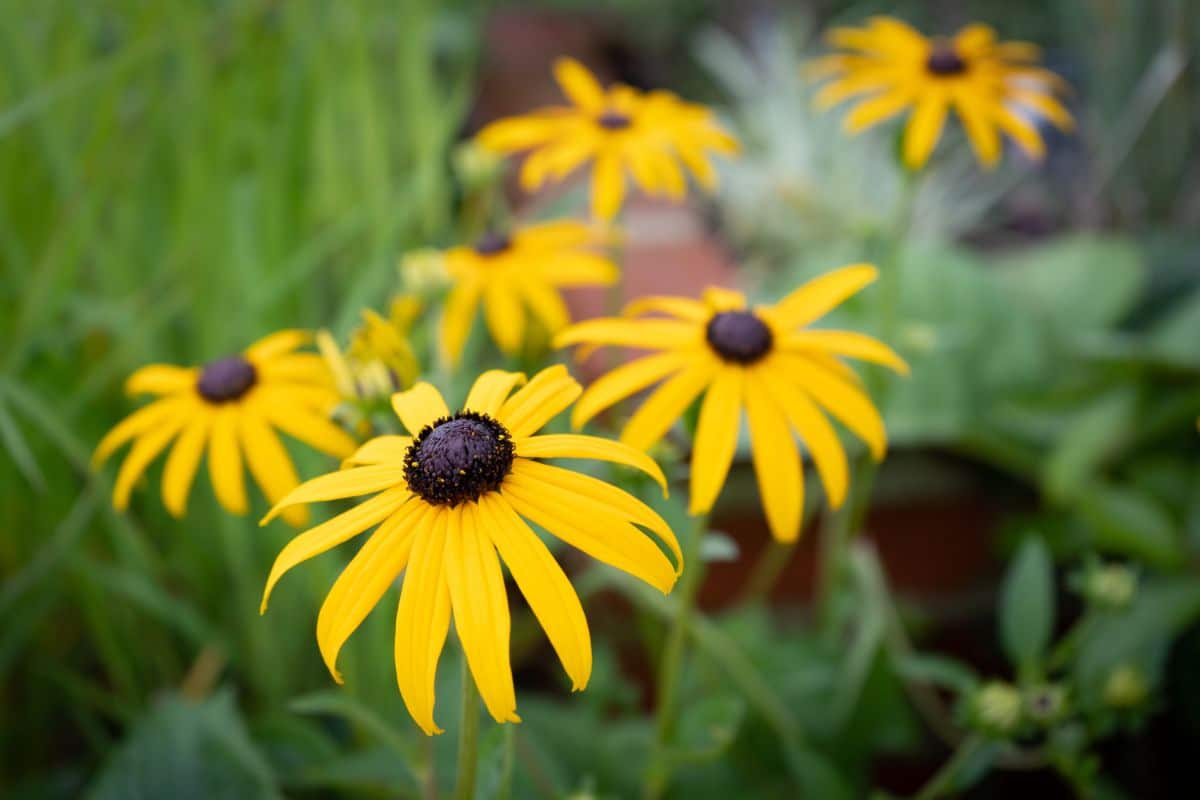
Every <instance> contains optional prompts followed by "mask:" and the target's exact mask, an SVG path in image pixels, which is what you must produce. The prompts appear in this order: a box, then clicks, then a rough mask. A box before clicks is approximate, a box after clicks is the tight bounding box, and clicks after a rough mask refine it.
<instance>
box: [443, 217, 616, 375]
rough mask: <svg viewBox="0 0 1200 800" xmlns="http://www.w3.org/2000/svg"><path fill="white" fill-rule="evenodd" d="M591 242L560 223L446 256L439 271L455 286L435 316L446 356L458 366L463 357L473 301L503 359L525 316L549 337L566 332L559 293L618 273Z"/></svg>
mask: <svg viewBox="0 0 1200 800" xmlns="http://www.w3.org/2000/svg"><path fill="white" fill-rule="evenodd" d="M597 243H598V234H597V232H596V231H595V230H594V229H593V228H591V227H589V226H587V225H584V224H583V223H580V222H567V221H563V222H548V223H543V224H541V225H531V226H528V227H525V228H521V229H518V230H516V231H513V232H511V233H501V232H498V231H492V232H489V233H486V234H484V235H483V236H481V237H480V238H479V240H478V241H476V242H475V243H474V244H472V245H470V246H466V247H456V248H454V249H452V250H449V251H447V252H446V254H445V264H446V271H447V273H448V274H449V275H450V278H451V280H452V281H453V287H454V288H452V289H451V290H450V295H449V297H448V298H447V299H446V308H445V310H444V311H443V313H442V330H441V344H442V349H443V353H444V355H445V356H446V358H447V359H448V360H449V361H450V363H452V364H457V363H458V361H459V359H460V358H461V357H462V350H463V346H464V345H465V344H466V341H467V336H468V335H469V334H470V332H471V325H472V323H473V321H474V319H475V310H476V309H477V308H478V307H479V305H480V302H482V303H483V312H484V319H485V320H486V321H487V327H488V330H489V331H490V332H491V334H492V339H493V340H494V341H495V342H496V345H497V346H498V347H499V348H500V349H501V350H502V351H503V352H504V353H506V354H513V353H516V352H517V351H518V350H519V349H520V348H521V343H522V342H523V341H524V339H525V333H526V330H527V325H526V317H527V316H528V315H532V316H533V317H534V318H535V319H537V320H538V321H539V322H540V323H541V325H542V327H544V328H545V329H546V331H547V332H549V333H551V334H553V333H557V332H558V331H559V330H561V329H562V328H564V327H566V326H567V325H568V324H569V323H570V321H571V318H570V314H569V313H568V311H567V306H566V304H565V303H564V302H563V299H562V295H561V294H560V292H559V290H560V289H563V288H567V287H572V286H607V285H609V284H612V283H614V282H615V281H616V280H617V277H618V275H619V271H618V269H617V266H616V265H615V264H613V263H612V262H611V261H610V260H608V259H607V258H605V257H604V256H601V255H599V254H598V253H596V252H594V251H593V249H592V248H593V247H594V246H595V245H596V244H597Z"/></svg>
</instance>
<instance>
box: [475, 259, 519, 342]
mask: <svg viewBox="0 0 1200 800" xmlns="http://www.w3.org/2000/svg"><path fill="white" fill-rule="evenodd" d="M483 312H484V318H485V319H486V320H487V325H488V330H489V331H490V332H491V334H492V340H493V341H495V342H496V345H497V346H498V347H499V348H500V350H501V352H503V353H506V354H508V355H512V354H513V353H515V352H517V351H518V350H520V349H521V341H522V339H523V338H524V336H525V312H524V311H523V310H522V309H521V301H520V299H519V295H518V294H517V289H516V287H515V286H513V285H512V284H511V283H510V282H509V281H508V280H505V279H504V278H501V277H499V276H495V277H493V278H492V279H491V280H489V281H488V282H487V286H486V287H485V288H484V291H483Z"/></svg>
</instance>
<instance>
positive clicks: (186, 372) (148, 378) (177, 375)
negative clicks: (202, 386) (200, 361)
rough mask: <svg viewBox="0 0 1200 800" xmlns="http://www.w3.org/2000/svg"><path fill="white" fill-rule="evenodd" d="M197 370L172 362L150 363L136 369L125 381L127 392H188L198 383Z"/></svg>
mask: <svg viewBox="0 0 1200 800" xmlns="http://www.w3.org/2000/svg"><path fill="white" fill-rule="evenodd" d="M196 377H197V371H196V370H195V369H188V368H185V367H175V366H171V365H170V364H149V365H147V366H145V367H142V368H141V369H138V370H137V371H135V372H134V373H133V374H132V375H130V376H129V378H128V379H127V380H126V381H125V392H126V394H130V395H136V394H175V393H176V392H186V391H189V390H191V389H193V388H194V387H195V385H196Z"/></svg>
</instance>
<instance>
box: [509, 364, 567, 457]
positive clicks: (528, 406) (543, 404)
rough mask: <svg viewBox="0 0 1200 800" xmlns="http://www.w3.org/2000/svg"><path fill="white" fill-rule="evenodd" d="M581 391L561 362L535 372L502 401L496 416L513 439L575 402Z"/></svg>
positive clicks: (535, 430) (532, 430)
mask: <svg viewBox="0 0 1200 800" xmlns="http://www.w3.org/2000/svg"><path fill="white" fill-rule="evenodd" d="M582 391H583V387H582V386H580V385H579V382H578V381H576V380H575V379H574V378H572V377H571V376H570V374H569V373H568V372H567V368H566V367H564V366H563V365H562V364H555V365H554V366H552V367H547V368H546V369H544V370H542V371H541V372H539V373H538V374H537V375H534V376H533V378H532V379H531V380H530V381H529V383H527V384H526V385H525V386H523V387H521V388H520V389H519V390H517V393H516V394H514V395H513V396H512V397H510V398H508V399H507V400H506V401H504V405H502V406H501V407H500V413H499V415H498V416H497V417H496V418H497V419H498V420H499V421H500V422H501V423H502V424H503V425H504V426H505V427H506V428H508V432H509V433H511V434H512V435H513V438H514V439H519V438H523V437H525V436H531V435H533V434H534V433H537V432H538V431H539V430H541V428H542V426H543V425H545V424H546V423H547V422H549V421H550V420H551V419H553V418H554V417H555V416H557V415H558V414H559V413H560V412H562V411H563V410H564V409H565V408H567V406H569V405H571V403H574V402H575V400H576V398H578V397H579V395H580V393H581V392H582Z"/></svg>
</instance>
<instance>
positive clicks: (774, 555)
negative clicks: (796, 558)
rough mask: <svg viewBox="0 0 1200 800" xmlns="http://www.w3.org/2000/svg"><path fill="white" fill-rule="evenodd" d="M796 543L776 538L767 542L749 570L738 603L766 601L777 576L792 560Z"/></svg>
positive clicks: (753, 603)
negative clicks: (748, 575)
mask: <svg viewBox="0 0 1200 800" xmlns="http://www.w3.org/2000/svg"><path fill="white" fill-rule="evenodd" d="M796 544H797V543H796V542H794V541H792V542H781V541H779V540H777V539H771V541H769V542H767V546H766V547H764V548H763V552H762V555H760V556H759V557H758V561H756V562H755V564H754V568H753V569H752V570H751V572H750V577H749V578H747V579H746V586H745V588H744V589H743V590H742V599H741V602H740V605H756V604H758V603H762V602H765V601H766V599H767V596H768V595H769V594H770V593H771V590H772V589H774V588H775V584H776V583H778V582H779V576H780V575H782V574H783V571H784V570H785V569H786V568H787V565H788V563H789V562H790V561H791V560H792V555H793V554H795V552H796Z"/></svg>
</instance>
